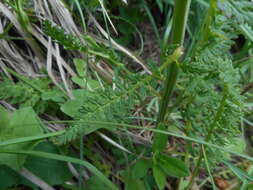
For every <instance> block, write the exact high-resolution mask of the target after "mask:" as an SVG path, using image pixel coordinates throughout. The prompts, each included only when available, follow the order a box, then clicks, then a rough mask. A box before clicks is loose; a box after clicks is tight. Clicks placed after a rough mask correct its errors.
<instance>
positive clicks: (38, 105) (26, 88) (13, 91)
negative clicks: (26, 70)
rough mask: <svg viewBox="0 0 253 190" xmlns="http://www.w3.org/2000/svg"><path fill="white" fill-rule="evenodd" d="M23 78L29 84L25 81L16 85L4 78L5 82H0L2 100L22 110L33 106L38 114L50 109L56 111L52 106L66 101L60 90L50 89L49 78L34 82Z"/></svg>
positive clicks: (20, 81)
mask: <svg viewBox="0 0 253 190" xmlns="http://www.w3.org/2000/svg"><path fill="white" fill-rule="evenodd" d="M23 78H25V80H26V81H29V83H26V82H24V80H19V81H18V82H16V83H14V82H13V81H11V80H9V79H8V78H5V77H4V78H3V81H2V82H0V99H2V100H6V101H8V102H9V103H11V104H14V105H16V104H17V105H18V106H19V107H20V108H23V107H29V106H31V107H33V109H34V110H35V111H36V112H37V113H43V112H44V111H45V110H46V109H48V108H49V107H51V108H52V109H55V108H53V106H52V103H53V102H57V103H61V102H63V101H64V95H63V94H62V92H60V90H58V89H57V88H56V87H53V88H50V83H51V81H50V80H49V79H48V78H38V79H32V80H30V79H28V78H26V77H23ZM31 84H32V85H31ZM34 86H36V87H37V88H34ZM54 106H57V104H54Z"/></svg>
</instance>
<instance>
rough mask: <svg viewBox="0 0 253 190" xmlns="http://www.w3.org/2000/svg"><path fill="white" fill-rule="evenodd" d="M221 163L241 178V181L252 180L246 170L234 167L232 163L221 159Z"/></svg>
mask: <svg viewBox="0 0 253 190" xmlns="http://www.w3.org/2000/svg"><path fill="white" fill-rule="evenodd" d="M223 163H224V164H226V165H227V166H228V167H229V168H230V169H231V170H232V171H233V172H234V174H235V175H236V176H237V177H238V178H239V179H240V180H242V181H245V180H250V181H253V177H252V176H250V175H248V174H247V173H246V172H244V171H243V170H241V169H240V168H238V167H236V166H235V165H234V164H232V163H230V162H228V161H223Z"/></svg>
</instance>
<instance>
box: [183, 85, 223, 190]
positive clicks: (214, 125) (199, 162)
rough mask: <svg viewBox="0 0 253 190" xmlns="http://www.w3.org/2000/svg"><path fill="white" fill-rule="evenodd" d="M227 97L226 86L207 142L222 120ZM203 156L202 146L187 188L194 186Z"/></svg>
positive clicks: (206, 140) (206, 139) (210, 127)
mask: <svg viewBox="0 0 253 190" xmlns="http://www.w3.org/2000/svg"><path fill="white" fill-rule="evenodd" d="M226 99H227V89H226V87H225V89H224V94H223V97H222V100H221V102H220V105H219V108H218V111H217V113H216V115H215V118H214V120H213V122H212V123H211V125H210V126H209V127H208V129H209V130H208V133H207V136H206V138H205V142H208V141H210V139H211V137H212V134H213V131H214V129H215V127H216V126H217V122H218V121H219V120H220V117H221V115H222V113H223V110H224V107H225V104H226ZM203 157H204V154H203V151H202V147H200V151H199V158H198V161H197V164H196V167H195V168H194V170H193V173H192V176H191V179H190V182H189V184H188V186H187V188H186V189H189V190H190V189H191V188H192V186H193V183H194V179H195V177H196V176H197V174H198V173H199V169H200V165H201V162H202V159H203Z"/></svg>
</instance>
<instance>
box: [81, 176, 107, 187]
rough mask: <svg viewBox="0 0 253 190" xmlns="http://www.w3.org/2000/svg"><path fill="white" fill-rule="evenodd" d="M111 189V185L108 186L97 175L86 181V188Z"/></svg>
mask: <svg viewBox="0 0 253 190" xmlns="http://www.w3.org/2000/svg"><path fill="white" fill-rule="evenodd" d="M98 189H101V190H110V188H109V187H106V186H105V184H104V183H103V182H101V181H100V180H99V178H98V177H97V176H92V177H90V178H89V179H88V181H87V182H86V183H85V190H98Z"/></svg>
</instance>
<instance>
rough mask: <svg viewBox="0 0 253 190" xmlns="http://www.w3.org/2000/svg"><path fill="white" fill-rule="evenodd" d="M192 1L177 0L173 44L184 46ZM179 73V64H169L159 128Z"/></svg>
mask: <svg viewBox="0 0 253 190" xmlns="http://www.w3.org/2000/svg"><path fill="white" fill-rule="evenodd" d="M190 3H191V0H175V9H174V15H173V26H172V34H171V44H172V45H175V46H179V47H181V46H183V41H184V36H185V29H186V22H187V18H188V13H189V8H190ZM177 74H178V65H177V63H176V62H173V63H172V64H170V65H169V67H168V70H167V77H166V81H165V84H164V85H165V87H164V90H163V95H162V100H161V106H160V110H159V114H158V118H157V123H156V128H157V129H160V128H161V126H162V125H160V124H161V123H163V122H164V120H165V115H166V113H167V108H168V104H169V99H170V97H171V95H172V92H173V89H174V86H175V84H176V81H177ZM156 141H159V136H156V135H155V137H154V144H156ZM165 146H166V145H165ZM163 148H165V147H163ZM153 149H154V146H153ZM155 151H156V150H155Z"/></svg>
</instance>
